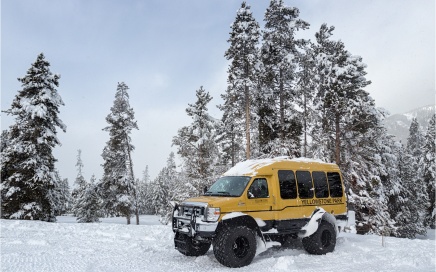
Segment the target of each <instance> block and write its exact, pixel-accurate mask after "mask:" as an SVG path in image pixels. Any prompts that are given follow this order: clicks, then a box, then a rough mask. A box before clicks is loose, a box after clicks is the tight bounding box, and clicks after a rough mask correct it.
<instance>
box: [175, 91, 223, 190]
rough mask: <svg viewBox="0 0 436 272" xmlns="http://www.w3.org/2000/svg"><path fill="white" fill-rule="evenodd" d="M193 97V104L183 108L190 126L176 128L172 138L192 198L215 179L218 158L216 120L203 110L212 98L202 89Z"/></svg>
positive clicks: (205, 109)
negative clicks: (194, 100)
mask: <svg viewBox="0 0 436 272" xmlns="http://www.w3.org/2000/svg"><path fill="white" fill-rule="evenodd" d="M196 96H197V101H196V102H195V104H189V107H188V108H187V109H186V113H187V114H188V116H190V117H191V118H192V123H191V125H189V126H185V127H182V128H181V129H179V131H178V134H177V136H174V138H173V145H175V146H177V153H178V154H180V156H181V158H182V163H183V171H184V172H185V174H186V176H187V177H188V182H190V183H191V185H192V186H194V187H195V188H196V192H195V193H194V195H199V194H201V193H202V192H203V189H204V187H205V186H209V185H211V183H212V181H213V180H214V179H215V175H216V173H215V170H214V166H215V164H216V162H217V158H218V157H219V156H218V148H217V145H216V143H215V138H216V131H215V122H216V120H214V119H213V118H212V117H211V116H210V115H209V114H208V110H207V104H208V103H209V102H210V101H211V100H212V97H211V96H210V95H209V93H208V92H206V91H205V90H204V89H203V87H200V89H198V90H197V91H196Z"/></svg>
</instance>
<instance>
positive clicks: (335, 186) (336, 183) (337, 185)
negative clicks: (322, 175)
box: [327, 172, 343, 197]
mask: <svg viewBox="0 0 436 272" xmlns="http://www.w3.org/2000/svg"><path fill="white" fill-rule="evenodd" d="M327 179H328V181H329V187H330V196H331V197H342V195H343V192H342V182H341V175H340V174H339V173H337V172H330V173H327Z"/></svg>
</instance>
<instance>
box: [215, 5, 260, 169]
mask: <svg viewBox="0 0 436 272" xmlns="http://www.w3.org/2000/svg"><path fill="white" fill-rule="evenodd" d="M231 29H232V31H231V32H230V38H229V40H228V42H229V43H230V47H229V49H228V50H227V51H226V52H225V57H226V58H227V59H228V60H230V61H231V64H230V67H229V70H228V74H229V75H228V80H227V83H228V87H227V91H226V94H224V95H222V98H223V100H224V105H222V106H221V109H222V110H223V111H224V114H223V122H224V128H225V129H224V132H225V134H224V135H225V136H226V138H227V139H228V142H229V143H230V147H229V148H228V149H227V151H228V152H231V155H230V157H231V158H232V164H234V163H235V160H237V156H238V153H239V145H238V141H239V138H240V137H241V132H242V131H241V129H240V125H241V124H242V123H244V124H245V130H244V132H245V158H246V159H249V158H250V156H251V141H252V140H251V132H252V120H253V118H254V117H253V113H255V110H254V109H253V108H254V107H253V97H254V93H255V92H256V87H257V70H256V66H257V63H258V49H257V44H258V42H259V35H260V31H259V24H258V23H257V22H256V20H255V19H254V17H253V14H252V12H251V9H250V6H249V5H248V4H246V3H245V2H243V3H242V5H241V8H240V9H239V10H238V11H237V13H236V19H235V21H234V22H233V24H232V26H231Z"/></svg>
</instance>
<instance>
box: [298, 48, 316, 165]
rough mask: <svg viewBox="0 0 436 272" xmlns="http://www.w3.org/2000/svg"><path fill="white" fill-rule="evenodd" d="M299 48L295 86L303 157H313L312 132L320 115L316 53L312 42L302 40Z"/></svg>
mask: <svg viewBox="0 0 436 272" xmlns="http://www.w3.org/2000/svg"><path fill="white" fill-rule="evenodd" d="M300 41H301V42H300V43H299V47H300V48H301V52H300V53H299V54H298V55H297V56H298V69H297V71H296V75H297V82H296V86H295V92H296V96H295V102H296V104H297V105H298V107H299V108H300V109H301V110H300V111H301V114H300V116H301V120H302V122H301V123H302V134H303V137H302V151H301V152H302V156H303V157H313V155H312V154H311V153H310V151H311V150H310V148H309V143H310V142H311V139H312V137H310V136H311V134H312V133H311V131H312V129H313V127H314V124H315V123H317V122H318V121H319V120H318V118H317V117H318V114H317V112H316V110H315V108H316V106H315V102H316V100H315V97H316V86H315V81H314V78H315V77H316V76H317V74H316V65H315V53H314V50H313V44H312V42H310V41H306V40H300Z"/></svg>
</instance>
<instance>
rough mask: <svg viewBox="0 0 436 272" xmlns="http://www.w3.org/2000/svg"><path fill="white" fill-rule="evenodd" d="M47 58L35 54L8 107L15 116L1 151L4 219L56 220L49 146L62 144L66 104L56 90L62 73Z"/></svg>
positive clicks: (55, 179)
mask: <svg viewBox="0 0 436 272" xmlns="http://www.w3.org/2000/svg"><path fill="white" fill-rule="evenodd" d="M49 67H50V63H49V62H48V61H47V60H45V56H44V54H42V53H41V54H39V55H38V57H37V59H36V61H35V62H34V63H33V64H32V65H31V67H30V69H29V70H28V71H27V74H26V75H25V76H24V77H23V78H19V79H18V80H19V81H20V82H21V83H22V90H20V91H18V94H17V95H16V96H15V98H14V101H13V102H12V105H11V108H10V109H8V110H7V111H5V112H6V113H7V114H9V115H12V116H14V117H15V123H14V124H13V125H11V126H10V128H9V137H8V141H9V144H8V146H6V147H5V148H4V150H2V154H1V169H2V175H1V178H2V180H1V182H2V185H1V198H2V201H1V216H2V218H16V219H33V220H44V221H55V220H56V218H55V206H56V198H57V197H58V196H57V187H58V186H59V184H58V179H57V177H56V170H55V162H56V159H55V157H54V156H53V148H55V147H56V146H57V145H60V142H59V139H58V138H57V137H56V135H57V128H59V129H61V130H62V131H64V132H65V130H66V126H65V125H64V124H63V122H62V121H61V120H60V119H59V109H60V107H61V106H63V105H64V103H63V101H62V98H61V96H60V95H59V93H58V91H57V89H56V88H57V87H58V86H59V78H60V76H59V75H57V74H52V72H51V71H50V69H49Z"/></svg>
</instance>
